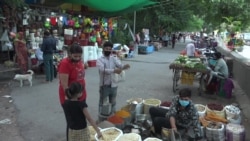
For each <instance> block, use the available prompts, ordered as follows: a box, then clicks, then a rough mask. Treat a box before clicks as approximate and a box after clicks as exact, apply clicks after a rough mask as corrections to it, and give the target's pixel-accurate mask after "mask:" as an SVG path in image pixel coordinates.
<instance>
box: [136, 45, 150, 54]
mask: <svg viewBox="0 0 250 141" xmlns="http://www.w3.org/2000/svg"><path fill="white" fill-rule="evenodd" d="M153 52H154V46H138V53H139V54H149V53H153Z"/></svg>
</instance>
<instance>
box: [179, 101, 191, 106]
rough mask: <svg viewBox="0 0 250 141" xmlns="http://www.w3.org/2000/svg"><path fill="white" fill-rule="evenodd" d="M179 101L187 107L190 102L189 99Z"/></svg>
mask: <svg viewBox="0 0 250 141" xmlns="http://www.w3.org/2000/svg"><path fill="white" fill-rule="evenodd" d="M179 103H180V104H181V106H183V107H186V106H188V105H189V103H190V102H189V101H188V100H179Z"/></svg>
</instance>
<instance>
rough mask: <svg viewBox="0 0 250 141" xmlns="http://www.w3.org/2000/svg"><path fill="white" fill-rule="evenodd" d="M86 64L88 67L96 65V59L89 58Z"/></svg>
mask: <svg viewBox="0 0 250 141" xmlns="http://www.w3.org/2000/svg"><path fill="white" fill-rule="evenodd" d="M88 66H89V67H96V60H89V61H88Z"/></svg>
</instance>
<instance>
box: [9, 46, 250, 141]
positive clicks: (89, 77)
mask: <svg viewBox="0 0 250 141" xmlns="http://www.w3.org/2000/svg"><path fill="white" fill-rule="evenodd" d="M183 48H184V44H183V43H177V47H176V48H175V49H171V48H162V49H160V50H159V51H158V52H154V53H152V54H148V55H137V56H136V57H135V58H131V59H126V60H123V63H129V64H130V65H131V69H130V70H128V71H126V81H125V82H123V83H120V85H119V88H118V99H117V104H118V105H117V108H118V109H119V108H121V107H122V106H124V105H125V104H126V100H127V99H130V98H132V97H134V98H138V97H140V98H144V99H147V98H157V99H161V100H171V97H172V96H173V95H175V94H174V93H173V92H172V71H171V70H169V68H168V66H169V64H170V62H172V61H173V60H174V59H175V58H176V57H177V55H178V53H179V52H180V50H182V49H183ZM43 79H44V76H35V78H34V82H33V83H34V85H33V87H28V86H24V87H23V88H19V87H18V85H19V84H18V82H16V83H14V84H13V85H14V87H15V89H14V90H13V91H12V94H11V95H12V96H13V98H14V103H15V105H16V107H17V109H18V111H19V114H18V122H19V125H20V127H21V133H22V135H23V136H24V138H25V140H26V141H65V127H66V124H65V118H64V114H63V111H62V108H61V106H60V104H59V99H58V80H55V81H54V82H52V83H49V84H43V83H41V81H42V80H43ZM98 80H99V79H98V71H97V68H89V69H87V70H86V81H87V93H88V97H87V103H88V105H89V111H90V113H91V115H92V117H94V118H95V119H98V117H97V109H98V108H97V105H98ZM182 87H184V86H182ZM190 88H192V91H193V95H194V96H193V99H194V102H196V103H201V104H207V103H209V102H212V101H217V102H221V103H223V104H230V103H232V102H237V101H236V99H235V98H233V99H231V100H226V99H223V98H218V97H216V96H202V97H200V96H198V93H197V84H195V85H193V86H190ZM244 96H245V95H243V94H242V95H241V97H242V98H243V99H245V98H244ZM234 97H238V96H234ZM248 103H249V102H248ZM245 125H246V124H245ZM248 125H249V123H248ZM249 140H250V139H249Z"/></svg>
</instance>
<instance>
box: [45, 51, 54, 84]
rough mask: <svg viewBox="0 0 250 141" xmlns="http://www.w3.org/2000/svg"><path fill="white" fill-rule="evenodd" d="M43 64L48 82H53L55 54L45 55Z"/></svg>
mask: <svg viewBox="0 0 250 141" xmlns="http://www.w3.org/2000/svg"><path fill="white" fill-rule="evenodd" d="M43 63H44V68H45V75H46V81H52V80H53V78H54V66H53V54H43Z"/></svg>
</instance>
